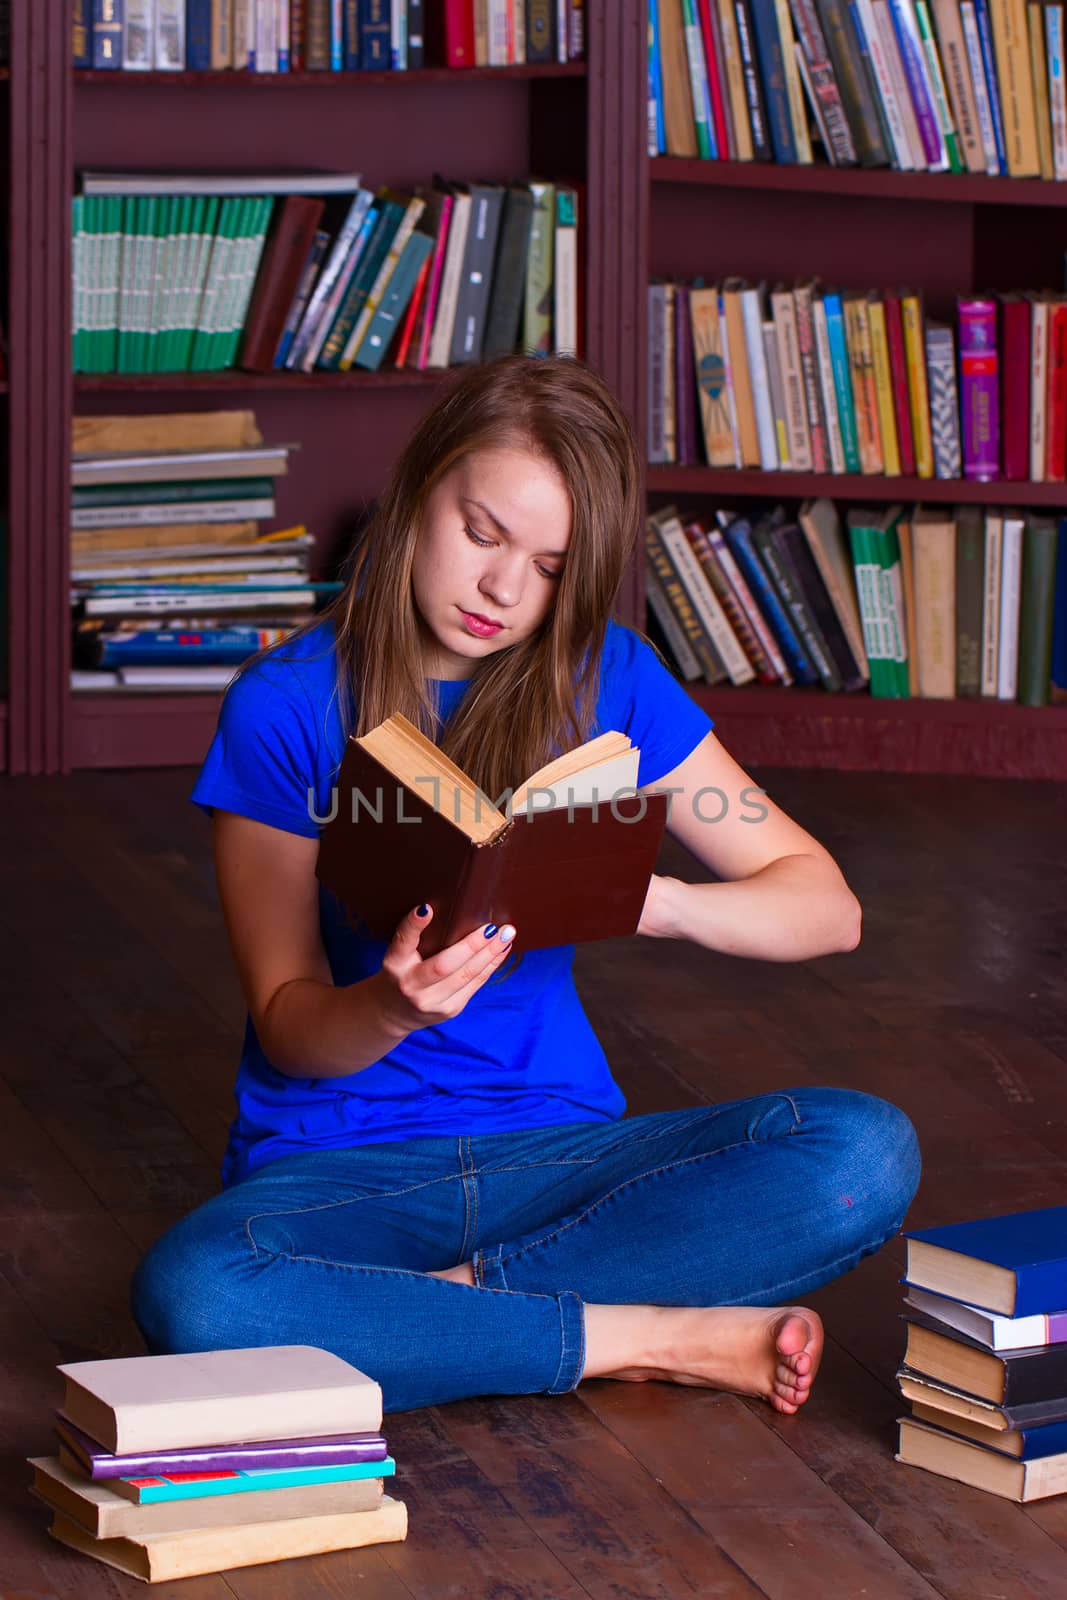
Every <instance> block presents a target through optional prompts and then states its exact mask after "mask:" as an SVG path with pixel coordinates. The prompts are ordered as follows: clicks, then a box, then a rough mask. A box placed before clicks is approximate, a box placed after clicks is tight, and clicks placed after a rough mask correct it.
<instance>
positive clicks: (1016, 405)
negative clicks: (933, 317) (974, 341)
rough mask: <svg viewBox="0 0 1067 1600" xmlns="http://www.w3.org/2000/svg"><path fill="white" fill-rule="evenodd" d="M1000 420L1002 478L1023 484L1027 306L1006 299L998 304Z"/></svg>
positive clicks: (1025, 473)
mask: <svg viewBox="0 0 1067 1600" xmlns="http://www.w3.org/2000/svg"><path fill="white" fill-rule="evenodd" d="M1000 328H1001V345H1000V418H1001V448H1002V455H1003V473H1004V477H1005V478H1007V479H1009V480H1010V481H1011V482H1013V483H1019V482H1024V481H1025V480H1026V478H1027V476H1028V469H1029V462H1030V307H1029V305H1028V304H1027V303H1026V301H1025V300H1023V299H1015V298H1011V297H1009V298H1008V299H1005V300H1002V301H1001V305H1000Z"/></svg>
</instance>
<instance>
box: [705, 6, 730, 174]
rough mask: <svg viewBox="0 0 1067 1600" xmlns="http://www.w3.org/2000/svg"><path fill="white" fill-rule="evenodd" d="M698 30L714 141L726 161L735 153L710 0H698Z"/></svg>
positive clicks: (721, 158)
mask: <svg viewBox="0 0 1067 1600" xmlns="http://www.w3.org/2000/svg"><path fill="white" fill-rule="evenodd" d="M699 8H700V31H701V33H702V35H703V37H704V60H705V62H706V64H707V69H708V88H709V89H710V91H711V115H712V120H713V122H714V124H715V143H716V145H717V146H718V150H719V160H720V161H727V160H729V159H730V157H731V156H735V155H736V153H737V152H736V151H735V150H734V149H733V147H732V145H731V143H730V133H729V128H728V126H727V122H726V103H725V101H724V98H723V73H722V71H721V70H720V61H719V41H718V37H717V34H716V31H715V26H714V24H713V22H712V20H711V0H699Z"/></svg>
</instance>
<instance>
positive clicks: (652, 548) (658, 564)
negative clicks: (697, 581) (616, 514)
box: [645, 519, 726, 684]
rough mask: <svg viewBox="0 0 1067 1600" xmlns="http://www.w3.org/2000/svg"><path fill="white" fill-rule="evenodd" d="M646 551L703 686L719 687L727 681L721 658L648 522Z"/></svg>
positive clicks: (656, 534) (652, 524)
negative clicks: (696, 665) (702, 676)
mask: <svg viewBox="0 0 1067 1600" xmlns="http://www.w3.org/2000/svg"><path fill="white" fill-rule="evenodd" d="M645 550H646V553H647V556H648V559H649V562H650V563H651V567H652V571H653V572H654V573H655V575H656V577H657V578H658V579H659V582H660V586H661V587H662V589H663V592H664V594H665V595H666V597H667V599H668V601H669V602H670V605H671V606H672V607H673V609H674V614H675V616H676V617H677V619H678V623H679V625H680V627H681V629H682V631H683V633H684V634H685V637H686V639H687V641H688V643H689V647H690V649H691V650H692V651H693V654H694V655H695V656H696V658H697V660H698V661H699V662H700V669H701V671H702V672H703V674H704V679H705V682H707V683H709V684H714V683H721V682H722V680H723V679H724V678H725V677H726V668H725V666H724V665H723V662H722V658H721V656H720V655H719V653H718V651H717V650H716V649H715V646H714V644H713V643H712V641H711V638H710V637H709V635H708V632H707V629H706V628H705V627H704V624H703V623H702V622H701V620H700V618H699V617H698V616H697V613H696V611H695V610H694V608H693V603H692V601H691V600H690V598H689V593H688V591H687V589H686V587H685V585H684V583H683V582H682V580H681V578H680V577H679V576H678V573H677V572H676V570H675V567H674V563H673V561H672V560H671V558H670V556H669V554H668V553H667V547H666V545H665V544H664V542H663V539H662V536H661V533H660V530H659V528H658V527H657V526H656V525H655V523H654V522H652V520H651V519H650V520H649V522H648V523H647V524H646V528H645Z"/></svg>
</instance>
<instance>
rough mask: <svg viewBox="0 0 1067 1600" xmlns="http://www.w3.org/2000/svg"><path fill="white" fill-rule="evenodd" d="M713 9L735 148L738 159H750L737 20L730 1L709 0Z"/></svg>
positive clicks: (752, 153) (749, 125) (750, 133)
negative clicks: (716, 23) (717, 22)
mask: <svg viewBox="0 0 1067 1600" xmlns="http://www.w3.org/2000/svg"><path fill="white" fill-rule="evenodd" d="M712 10H713V11H716V10H717V12H718V19H719V38H720V39H721V40H722V59H723V69H724V73H725V77H726V99H727V102H728V106H729V112H730V128H731V131H732V132H733V136H734V144H735V145H736V147H737V160H738V161H751V160H752V159H753V157H754V154H755V151H754V149H753V145H752V126H751V124H750V122H749V120H748V101H747V99H746V98H745V68H744V63H743V62H742V60H741V41H740V39H739V38H738V34H737V19H736V18H735V16H734V8H733V5H732V3H731V0H712Z"/></svg>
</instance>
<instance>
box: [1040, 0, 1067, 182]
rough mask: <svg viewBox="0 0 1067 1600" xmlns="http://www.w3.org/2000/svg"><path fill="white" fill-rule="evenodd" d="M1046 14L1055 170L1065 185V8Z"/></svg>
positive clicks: (1051, 8) (1047, 8)
mask: <svg viewBox="0 0 1067 1600" xmlns="http://www.w3.org/2000/svg"><path fill="white" fill-rule="evenodd" d="M1044 13H1045V48H1046V52H1047V56H1048V97H1049V116H1050V118H1051V121H1052V170H1053V175H1054V176H1055V178H1056V179H1057V181H1058V182H1060V183H1062V182H1063V181H1064V180H1065V179H1067V80H1065V77H1064V51H1063V6H1062V5H1046V6H1045V8H1044Z"/></svg>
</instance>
